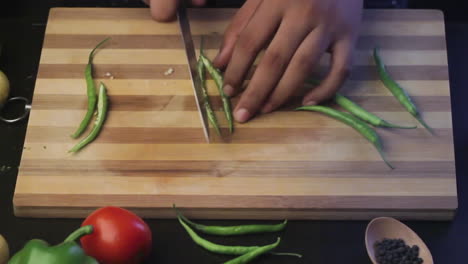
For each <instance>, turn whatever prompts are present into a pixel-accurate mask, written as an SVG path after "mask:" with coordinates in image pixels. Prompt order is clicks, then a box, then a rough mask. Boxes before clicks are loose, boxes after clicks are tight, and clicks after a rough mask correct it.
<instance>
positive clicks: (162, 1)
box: [143, 0, 206, 22]
mask: <svg viewBox="0 0 468 264" xmlns="http://www.w3.org/2000/svg"><path fill="white" fill-rule="evenodd" d="M143 2H145V3H146V4H147V5H149V6H150V8H151V16H152V17H153V19H154V20H156V21H159V22H166V21H171V20H173V19H175V17H176V13H177V8H178V7H179V4H180V0H143ZM190 3H191V4H192V5H194V6H202V5H204V4H205V3H206V0H190Z"/></svg>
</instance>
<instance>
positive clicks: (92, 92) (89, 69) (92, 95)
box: [71, 38, 110, 138]
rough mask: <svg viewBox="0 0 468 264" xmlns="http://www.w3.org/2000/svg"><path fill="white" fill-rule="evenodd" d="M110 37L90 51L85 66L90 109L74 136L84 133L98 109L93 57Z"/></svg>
mask: <svg viewBox="0 0 468 264" xmlns="http://www.w3.org/2000/svg"><path fill="white" fill-rule="evenodd" d="M109 39H110V38H106V39H105V40H103V41H101V42H100V43H99V44H97V45H96V47H94V49H93V50H92V51H91V52H90V53H89V58H88V64H87V65H86V68H85V79H86V87H87V88H86V95H87V97H88V110H87V111H86V115H85V116H84V118H83V120H82V121H81V123H80V126H79V127H78V129H77V130H76V131H75V133H73V135H71V137H72V138H78V137H79V136H81V134H83V132H84V131H85V130H86V128H87V127H88V125H89V123H90V122H91V118H92V117H93V114H94V110H95V109H96V101H97V99H96V88H95V85H94V80H93V58H94V53H95V52H96V50H97V49H98V48H99V47H101V46H102V45H103V44H104V43H105V42H107V41H108V40H109Z"/></svg>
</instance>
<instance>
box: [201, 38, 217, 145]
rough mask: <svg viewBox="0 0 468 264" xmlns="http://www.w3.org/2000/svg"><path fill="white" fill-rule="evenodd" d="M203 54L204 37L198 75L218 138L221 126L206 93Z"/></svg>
mask: <svg viewBox="0 0 468 264" xmlns="http://www.w3.org/2000/svg"><path fill="white" fill-rule="evenodd" d="M202 54H203V37H202V38H201V44H200V57H199V58H198V64H197V68H198V75H199V76H200V82H201V87H202V92H203V100H204V103H203V104H204V106H205V109H206V113H207V115H208V120H209V121H210V123H211V125H212V126H213V127H214V129H215V130H216V133H217V134H218V136H221V130H220V129H219V124H218V119H217V118H216V114H215V112H214V111H213V108H212V107H211V104H210V98H209V96H208V92H207V91H206V78H205V70H206V69H205V64H203V61H202V59H201V56H202Z"/></svg>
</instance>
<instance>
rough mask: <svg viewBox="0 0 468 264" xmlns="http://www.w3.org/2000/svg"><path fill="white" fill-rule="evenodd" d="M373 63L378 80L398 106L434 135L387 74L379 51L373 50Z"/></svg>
mask: <svg viewBox="0 0 468 264" xmlns="http://www.w3.org/2000/svg"><path fill="white" fill-rule="evenodd" d="M374 61H375V64H376V65H377V69H378V71H379V76H380V80H381V81H382V83H383V84H384V85H385V87H387V88H388V89H389V90H390V92H391V93H392V94H393V96H395V98H396V99H397V100H398V101H399V102H400V104H401V105H403V107H405V108H406V110H407V111H408V112H409V113H410V114H411V115H412V116H413V117H414V118H416V120H418V121H419V123H421V125H423V126H424V127H425V128H426V129H427V130H428V131H429V132H430V133H431V134H434V131H433V130H432V128H430V127H429V125H427V124H426V122H424V120H423V119H422V118H421V115H420V113H419V111H418V109H417V108H416V106H415V105H414V104H413V102H412V101H411V98H410V97H409V95H408V94H407V93H406V91H405V90H404V89H403V88H402V87H401V86H400V85H399V84H398V83H397V82H396V81H395V80H393V79H392V77H391V76H390V74H389V73H388V72H387V70H386V68H385V65H384V63H383V62H382V59H381V58H380V56H379V51H378V49H377V48H374Z"/></svg>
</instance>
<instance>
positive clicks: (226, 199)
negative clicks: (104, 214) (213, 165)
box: [14, 194, 457, 212]
mask: <svg viewBox="0 0 468 264" xmlns="http://www.w3.org/2000/svg"><path fill="white" fill-rule="evenodd" d="M23 200H24V201H28V204H27V205H28V206H51V205H52V204H53V205H54V206H67V207H68V206H70V204H73V205H74V206H77V207H78V206H83V203H84V201H85V202H86V203H84V204H85V205H86V206H98V207H100V206H103V205H104V204H105V205H118V206H122V207H126V206H135V204H138V205H139V207H152V208H155V207H156V208H158V207H159V208H171V207H172V205H173V204H177V205H178V206H179V208H181V209H183V208H184V207H185V206H189V207H191V208H193V207H196V208H198V209H199V208H217V209H227V210H232V209H239V208H249V210H254V209H262V210H265V209H266V210H268V209H269V208H271V209H280V210H282V209H285V208H287V209H288V210H290V211H292V212H294V210H312V211H321V210H324V211H327V210H330V209H322V208H333V209H332V210H342V209H351V208H352V209H367V210H369V209H370V210H372V209H377V210H382V209H396V210H404V209H414V210H417V211H421V210H424V209H428V210H437V209H455V208H456V206H457V204H456V197H452V196H449V197H447V196H439V197H438V196H431V197H420V196H398V197H394V196H377V197H376V196H324V195H310V196H299V195H297V196H270V195H258V196H251V195H243V196H242V197H235V196H231V195H197V196H194V195H185V196H184V195H180V196H179V195H143V194H139V195H102V194H97V195H96V194H79V195H78V194H74V195H70V194H66V195H64V194H45V195H44V194H15V198H14V203H15V205H16V206H21V205H22V204H23V203H22V201H23ZM109 203H110V204H109ZM192 210H193V209H192ZM366 212H367V211H366Z"/></svg>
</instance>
